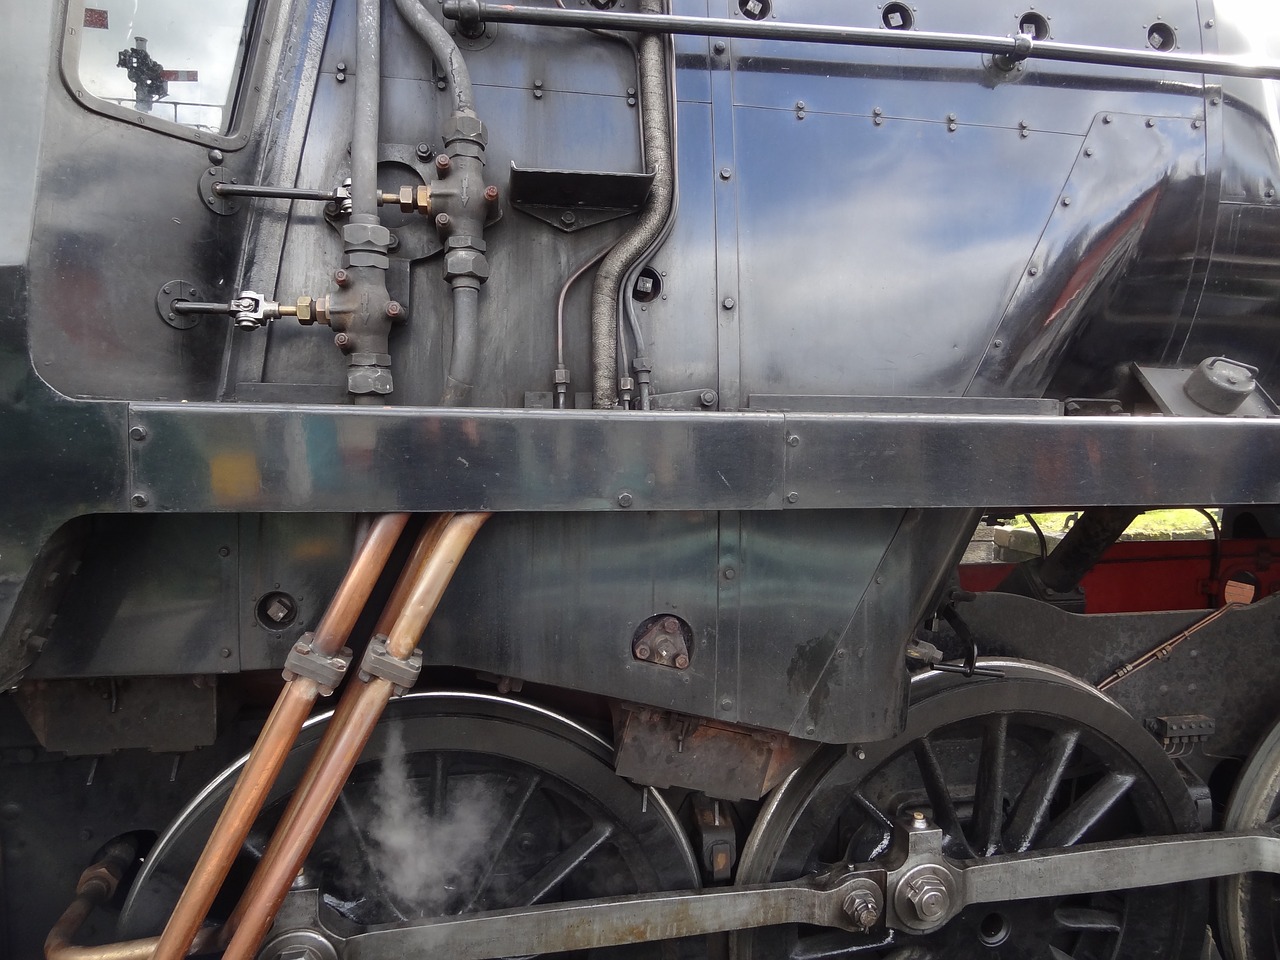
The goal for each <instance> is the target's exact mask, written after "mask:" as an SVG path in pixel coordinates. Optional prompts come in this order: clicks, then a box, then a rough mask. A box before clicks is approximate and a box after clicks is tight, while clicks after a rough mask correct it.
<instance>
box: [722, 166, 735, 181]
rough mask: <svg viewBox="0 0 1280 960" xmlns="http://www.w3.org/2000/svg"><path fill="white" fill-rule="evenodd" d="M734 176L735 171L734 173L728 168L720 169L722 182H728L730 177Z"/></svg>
mask: <svg viewBox="0 0 1280 960" xmlns="http://www.w3.org/2000/svg"><path fill="white" fill-rule="evenodd" d="M732 176H733V171H732V170H730V169H729V168H728V167H721V168H720V179H721V180H728V179H729V178H730V177H732Z"/></svg>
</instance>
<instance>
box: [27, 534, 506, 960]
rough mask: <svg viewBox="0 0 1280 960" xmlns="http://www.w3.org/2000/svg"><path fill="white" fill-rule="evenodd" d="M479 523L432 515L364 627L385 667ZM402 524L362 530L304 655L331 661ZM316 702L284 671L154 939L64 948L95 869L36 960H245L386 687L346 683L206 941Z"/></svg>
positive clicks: (387, 694) (102, 895)
mask: <svg viewBox="0 0 1280 960" xmlns="http://www.w3.org/2000/svg"><path fill="white" fill-rule="evenodd" d="M487 519H489V514H487V513H466V514H457V515H454V514H439V515H437V516H436V517H434V518H433V519H432V520H430V521H429V522H428V523H427V525H426V526H425V527H424V528H423V530H422V532H421V534H419V536H418V539H417V541H416V542H415V543H414V546H413V551H412V553H411V554H410V555H409V558H408V560H407V561H406V562H405V565H404V568H403V569H402V571H401V573H400V576H399V578H398V579H397V580H396V585H395V587H394V589H393V590H392V592H391V597H390V599H389V600H388V601H387V605H386V607H385V608H383V611H382V615H381V616H380V617H379V618H378V623H377V626H376V627H375V628H374V634H375V636H379V635H380V636H385V637H386V638H387V639H386V652H387V654H388V655H389V656H390V657H394V658H395V659H397V660H401V661H408V660H409V659H410V658H411V657H412V656H413V654H414V649H415V647H416V646H417V644H418V640H419V638H421V636H422V632H423V630H425V629H426V626H427V622H428V621H429V620H430V619H431V617H432V615H433V614H434V613H435V610H436V607H437V606H438V605H439V603H440V598H441V597H442V596H443V595H444V591H445V588H446V587H447V586H448V585H449V581H450V580H451V579H452V577H453V574H454V571H455V570H456V569H457V567H458V563H459V561H460V560H461V559H462V555H463V554H464V553H465V552H466V550H467V547H468V546H470V544H471V541H472V539H473V538H474V537H475V535H476V533H477V531H479V529H480V527H481V526H483V525H484V522H485V521H486V520H487ZM408 522H409V514H407V513H390V514H384V515H382V516H381V517H379V518H378V519H377V521H376V522H375V523H374V524H373V526H372V528H371V529H370V531H369V534H368V536H367V537H366V538H365V540H364V543H363V544H362V545H361V546H360V549H359V550H358V551H357V553H356V556H355V559H354V560H353V561H352V562H351V566H350V568H349V569H348V570H347V574H346V576H345V577H344V578H343V580H342V583H341V585H340V586H339V587H338V591H337V593H336V594H334V597H333V600H332V602H331V603H330V604H329V609H328V610H326V611H325V614H324V617H323V618H322V619H321V621H320V623H319V625H318V626H317V627H316V630H315V634H314V636H313V637H312V639H311V648H312V651H313V652H314V653H315V654H317V655H320V656H324V657H334V656H336V655H338V654H339V653H340V652H341V651H342V649H343V647H344V645H345V644H346V641H347V638H348V637H349V636H350V634H351V631H352V630H353V629H354V628H355V624H356V619H357V618H358V617H359V616H360V613H361V611H362V610H363V609H364V606H365V604H366V603H367V602H368V600H369V596H370V594H371V593H372V592H373V587H374V584H375V583H376V582H377V581H378V579H379V577H381V576H382V572H383V570H384V569H385V567H386V565H387V560H388V558H389V557H390V555H391V551H392V550H393V549H394V547H395V545H396V542H397V541H398V540H399V539H400V536H401V534H402V533H403V532H404V529H405V526H406V525H407V524H408ZM322 692H323V691H322V685H321V683H320V682H319V681H317V680H315V679H311V678H309V677H305V676H300V675H294V674H292V673H289V672H286V674H285V684H284V689H282V690H281V691H280V696H279V697H278V698H277V700H276V704H275V707H274V709H272V711H271V715H270V716H269V717H268V718H267V722H266V725H265V726H264V727H263V728H262V732H261V733H260V734H259V735H258V740H257V742H256V743H255V744H254V747H253V750H252V751H251V752H250V754H249V756H248V758H247V759H246V760H245V763H244V767H243V768H242V769H241V771H240V776H239V779H238V780H237V781H236V785H235V787H234V788H233V789H232V791H231V796H230V797H229V798H228V799H227V804H226V806H225V807H224V808H223V811H222V814H221V816H220V817H219V818H218V822H217V823H216V824H215V825H214V828H213V832H212V833H211V834H210V836H209V840H208V842H207V843H206V844H205V848H204V852H203V853H202V854H201V855H200V859H199V860H198V861H197V863H196V865H195V868H194V869H193V870H192V872H191V876H190V877H189V878H188V880H187V885H186V887H185V889H184V890H183V891H182V896H181V897H180V898H179V899H178V904H177V906H176V907H175V908H174V910H173V913H172V914H171V915H170V917H169V920H168V923H167V924H166V925H165V928H164V931H163V932H162V933H161V934H160V936H159V937H150V938H147V939H144V940H131V941H127V942H123V943H112V944H106V945H104V946H98V947H82V946H75V945H74V944H72V942H71V937H72V936H73V935H74V934H75V932H76V929H77V928H78V927H79V926H80V924H81V923H82V922H83V921H84V919H85V918H86V917H87V916H88V914H89V913H90V912H91V911H92V909H93V907H94V906H95V905H96V904H97V903H101V902H104V901H105V900H107V899H109V898H110V896H111V894H112V893H113V892H114V883H113V882H110V881H109V880H106V879H104V875H103V871H101V870H99V869H98V867H101V866H102V865H95V867H91V868H90V869H89V870H87V871H85V874H84V876H82V878H81V881H80V884H79V886H78V887H77V890H76V894H77V896H76V899H75V900H74V901H73V902H72V904H71V906H70V907H68V909H67V911H66V913H64V914H63V916H62V919H60V920H59V921H58V924H57V925H56V926H55V927H54V928H53V930H52V931H51V932H50V934H49V937H48V939H47V940H46V942H45V956H46V958H47V960H180V958H181V957H184V956H186V955H188V954H191V953H197V952H203V951H207V950H211V949H219V948H224V949H225V953H224V954H223V958H224V960H250V958H251V957H252V956H253V955H254V954H255V953H256V952H257V950H258V947H259V946H260V945H261V943H262V939H263V937H264V936H265V935H266V933H267V930H268V929H269V928H270V926H271V924H272V922H273V920H274V919H275V915H276V912H277V911H278V910H279V909H280V905H281V903H282V902H283V901H284V898H285V895H286V894H287V893H288V890H289V886H290V885H291V884H292V883H293V881H294V878H295V877H297V875H298V871H299V870H301V869H302V864H303V861H304V860H305V859H306V856H307V853H308V852H309V851H310V849H311V846H312V844H314V843H315V840H316V837H317V836H318V835H319V833H320V829H321V827H322V826H323V825H324V822H325V819H326V818H327V817H328V816H329V812H330V811H331V810H332V809H333V806H334V804H335V803H336V802H337V800H338V795H339V794H340V793H341V791H342V787H343V785H344V784H345V783H346V780H347V777H348V776H349V775H350V774H351V770H352V768H353V767H354V766H355V764H356V761H357V759H359V757H360V753H361V751H363V749H364V747H365V744H366V743H367V742H368V740H369V737H370V736H371V735H372V733H373V730H374V727H375V726H376V725H377V723H378V719H379V718H380V717H381V716H382V712H383V710H384V709H385V708H386V706H387V703H388V702H389V701H390V700H391V699H392V697H393V696H395V695H396V693H397V688H396V684H394V683H393V682H392V681H391V680H389V679H386V678H384V677H382V676H371V675H366V674H364V673H363V672H362V673H361V674H360V675H359V676H358V677H355V678H352V679H350V680H348V682H347V686H346V689H345V690H344V692H343V694H342V697H341V699H340V701H339V703H338V706H337V709H336V710H335V711H334V714H333V718H332V719H331V720H330V721H329V725H328V727H327V729H326V730H325V734H324V738H323V739H322V740H321V742H320V745H319V746H318V747H317V748H316V752H315V754H314V756H312V758H311V763H310V764H309V765H308V767H307V770H306V773H304V774H303V776H302V780H301V781H300V782H299V784H298V786H297V789H296V790H295V791H294V793H293V797H292V798H291V799H290V801H289V806H288V808H287V809H286V810H285V812H284V815H283V816H282V817H281V818H280V822H279V824H278V826H277V827H276V831H275V833H274V834H273V835H272V837H271V842H270V844H269V845H268V846H267V850H266V852H265V853H264V854H263V857H262V859H261V860H260V861H259V863H258V866H257V869H256V870H255V871H254V874H253V878H252V880H251V881H250V882H249V886H248V888H247V889H246V890H245V892H244V894H243V895H242V896H241V898H240V902H239V903H238V904H237V906H236V909H235V910H234V911H233V913H232V914H231V917H230V918H229V919H228V920H227V922H226V923H225V924H223V926H222V927H221V928H218V929H217V930H216V931H213V930H209V929H202V927H203V924H204V922H205V919H206V917H207V916H208V913H209V908H210V907H211V906H212V905H213V901H214V898H215V897H216V896H217V894H218V891H219V889H220V888H221V886H222V883H223V881H224V880H225V879H226V876H227V872H228V871H229V870H230V869H231V865H232V863H233V862H234V861H235V859H236V857H237V856H238V855H239V853H240V851H241V849H242V848H243V846H244V842H245V839H246V837H248V835H249V830H250V828H251V827H252V826H253V822H254V820H256V819H257V816H258V814H259V812H261V810H262V806H263V804H264V803H265V802H266V799H267V795H268V793H269V792H270V790H271V788H272V786H273V785H274V784H275V782H276V778H277V777H278V776H279V774H280V769H281V767H282V766H283V765H284V762H285V759H286V757H288V755H289V752H290V750H292V749H293V745H294V743H295V742H296V741H297V739H298V734H299V732H300V731H301V730H302V724H303V722H304V721H305V720H306V719H307V716H308V715H309V714H310V713H311V710H312V707H313V706H314V704H315V701H316V699H317V698H318V697H319V696H320V695H321V693H322ZM108 887H109V888H110V889H109V890H108V889H107V888H108Z"/></svg>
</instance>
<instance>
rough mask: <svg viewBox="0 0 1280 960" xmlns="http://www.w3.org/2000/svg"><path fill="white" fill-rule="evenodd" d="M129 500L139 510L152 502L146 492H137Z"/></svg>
mask: <svg viewBox="0 0 1280 960" xmlns="http://www.w3.org/2000/svg"><path fill="white" fill-rule="evenodd" d="M129 502H130V503H132V504H133V505H134V506H135V507H137V508H138V509H139V510H141V509H142V508H143V507H145V506H146V505H147V504H148V503H150V501H149V500H148V499H147V495H146V494H145V493H135V494H134V495H133V496H132V497H130V498H129Z"/></svg>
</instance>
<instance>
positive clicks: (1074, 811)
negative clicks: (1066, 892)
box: [734, 661, 1205, 960]
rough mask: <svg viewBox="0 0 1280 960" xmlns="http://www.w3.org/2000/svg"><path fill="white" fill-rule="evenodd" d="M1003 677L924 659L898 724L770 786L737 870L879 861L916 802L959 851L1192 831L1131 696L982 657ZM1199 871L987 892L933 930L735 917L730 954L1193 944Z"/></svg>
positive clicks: (1147, 950)
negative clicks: (1118, 883)
mask: <svg viewBox="0 0 1280 960" xmlns="http://www.w3.org/2000/svg"><path fill="white" fill-rule="evenodd" d="M987 665H989V666H993V667H996V668H999V669H1001V670H1003V671H1004V672H1005V678H1004V679H1002V680H972V679H966V678H963V677H958V676H956V675H955V674H949V673H938V672H929V673H926V674H921V675H919V676H918V677H917V678H916V679H915V680H913V682H912V690H911V704H912V705H911V709H910V711H909V713H908V720H907V725H906V729H905V730H904V732H903V733H902V734H901V735H900V736H898V737H897V738H894V739H893V740H890V741H886V742H883V743H877V744H872V745H869V746H865V747H863V748H861V753H862V757H859V756H858V752H859V751H853V752H850V751H846V750H841V749H832V750H829V751H826V752H824V753H823V754H820V755H819V756H818V757H816V758H815V759H814V761H813V762H812V763H811V764H810V765H809V766H807V767H806V768H804V769H803V770H801V771H799V772H798V773H797V774H796V775H795V776H793V777H792V778H791V779H790V780H789V781H787V783H786V784H784V785H783V786H782V787H781V788H779V790H778V791H777V792H776V793H775V795H774V796H773V797H772V798H771V800H770V802H769V804H768V805H767V807H766V808H765V810H764V812H763V813H762V815H761V818H760V820H759V821H758V822H757V826H756V829H755V831H754V832H753V834H752V837H751V838H750V840H749V841H748V844H747V846H746V848H745V849H744V852H743V858H742V865H741V868H740V871H739V882H741V883H757V882H766V881H769V880H786V879H795V878H798V877H801V876H804V875H807V874H809V873H811V872H813V871H814V870H816V869H819V868H821V866H822V865H823V864H825V863H829V862H835V861H837V860H840V859H843V858H847V859H851V860H853V861H855V862H864V863H865V862H871V861H874V860H875V859H877V858H878V857H880V856H882V855H883V854H884V852H885V851H886V849H887V847H888V837H889V833H890V831H891V829H892V822H893V819H894V818H896V817H899V816H903V815H907V814H908V813H909V812H910V811H912V810H922V811H924V812H926V814H927V815H928V816H929V817H930V819H932V820H933V821H934V822H935V823H936V824H937V825H938V826H939V827H940V828H941V829H942V830H943V833H944V842H943V848H944V851H945V852H946V854H947V855H948V856H950V857H954V858H958V859H959V858H967V857H974V856H989V855H993V854H997V853H1002V852H1012V851H1015V850H1019V849H1047V848H1051V847H1061V846H1070V845H1072V844H1075V843H1079V842H1090V841H1095V840H1107V839H1118V838H1120V837H1123V836H1136V835H1142V834H1158V833H1169V832H1181V831H1186V830H1191V829H1193V828H1194V826H1195V814H1194V808H1193V805H1192V803H1191V800H1190V797H1189V794H1188V792H1187V790H1186V788H1185V786H1184V785H1183V784H1182V782H1181V778H1180V777H1179V775H1178V773H1177V771H1176V769H1175V768H1174V766H1173V764H1172V762H1171V761H1170V760H1169V759H1168V758H1167V757H1166V756H1165V755H1164V753H1163V751H1162V750H1161V749H1160V747H1159V746H1158V745H1157V744H1156V743H1155V741H1154V740H1152V739H1151V737H1150V736H1149V735H1148V734H1147V733H1146V732H1145V731H1143V730H1142V728H1141V726H1140V725H1139V724H1137V723H1136V722H1135V721H1134V720H1133V719H1132V718H1131V717H1129V715H1128V714H1127V713H1125V711H1124V710H1123V709H1121V708H1120V707H1119V706H1117V705H1116V704H1115V703H1114V702H1113V701H1111V700H1110V699H1108V698H1106V697H1104V696H1102V695H1101V694H1099V693H1098V692H1097V691H1096V690H1094V689H1093V688H1092V687H1089V686H1087V685H1085V684H1083V683H1081V682H1080V681H1078V680H1076V679H1074V678H1072V677H1070V676H1069V675H1067V674H1064V673H1061V672H1060V671H1057V670H1053V669H1051V668H1047V667H1042V666H1039V665H1035V664H1029V663H1024V662H1021V661H988V662H987ZM1204 911H1205V905H1204V895H1203V885H1181V886H1178V887H1174V888H1152V889H1147V890H1131V891H1125V892H1123V893H1119V894H1107V895H1100V896H1093V897H1079V898H1063V899H1051V900H1037V901H1026V902H1021V903H1007V904H992V905H979V906H974V907H970V908H969V909H967V910H965V911H963V912H961V913H960V914H959V915H958V916H957V917H956V918H955V919H954V920H952V921H951V922H950V923H948V924H947V925H946V926H945V927H943V928H942V929H941V930H939V931H936V932H934V933H931V934H928V935H924V936H910V935H903V934H899V935H897V936H896V937H889V936H887V935H885V934H884V932H883V931H881V932H880V933H879V934H877V935H858V934H851V933H844V932H841V931H823V930H817V929H810V928H798V927H775V928H769V929H765V930H759V931H742V932H740V933H739V934H737V935H736V936H735V937H734V955H735V960H766V958H767V960H782V958H790V960H816V958H819V957H822V958H834V957H838V956H846V955H859V956H884V957H893V958H895V960H898V958H908V957H909V958H912V960H923V958H939V960H940V958H962V957H993V956H998V957H1019V958H1020V957H1049V958H1062V957H1075V958H1081V960H1083V958H1113V957H1125V958H1130V957H1141V958H1150V960H1170V958H1177V960H1181V958H1183V957H1190V956H1194V955H1196V951H1197V949H1198V947H1199V945H1200V943H1201V942H1202V940H1203V931H1204V922H1203V917H1204Z"/></svg>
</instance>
